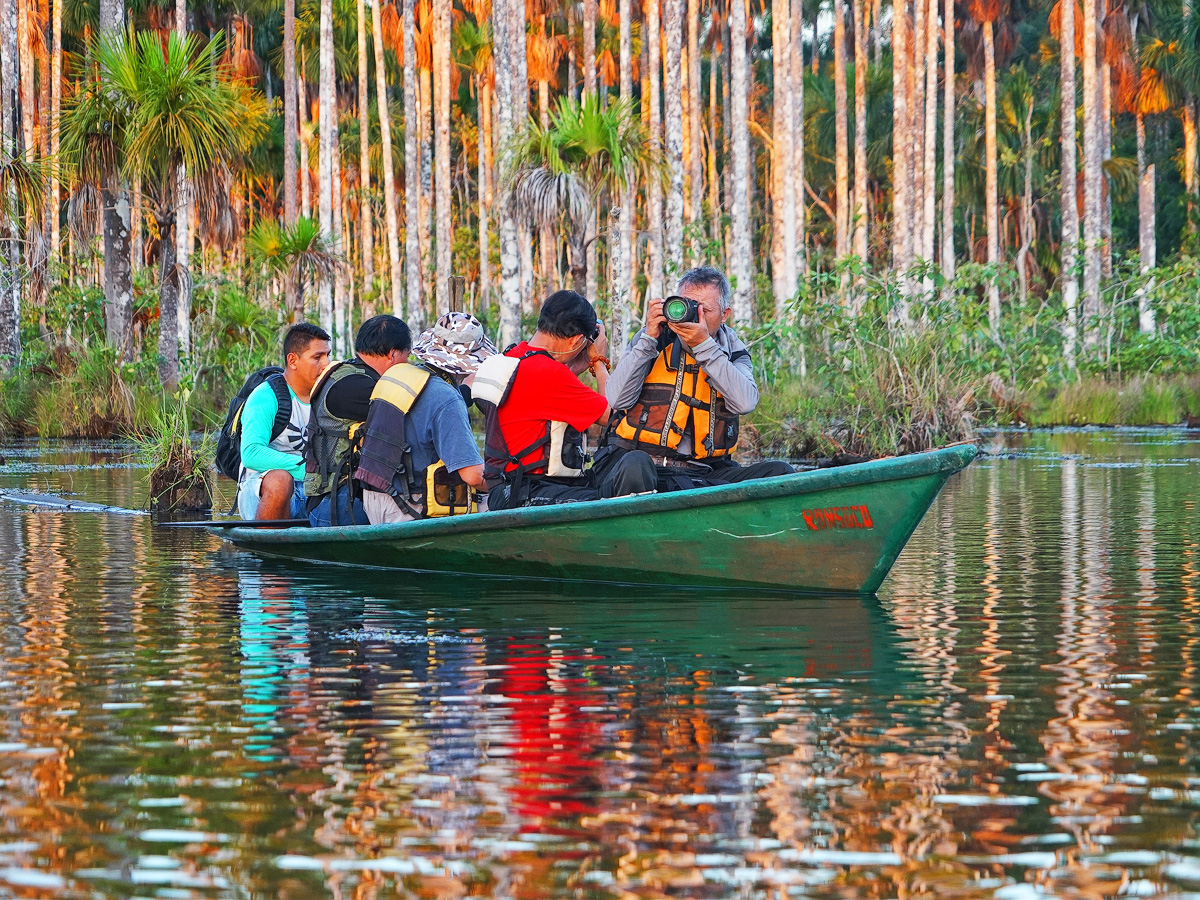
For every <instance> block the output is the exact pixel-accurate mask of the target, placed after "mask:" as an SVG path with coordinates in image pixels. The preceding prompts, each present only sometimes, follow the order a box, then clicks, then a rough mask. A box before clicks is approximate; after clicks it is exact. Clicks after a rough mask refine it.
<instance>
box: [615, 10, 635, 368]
mask: <svg viewBox="0 0 1200 900" xmlns="http://www.w3.org/2000/svg"><path fill="white" fill-rule="evenodd" d="M618 15H619V17H620V23H619V28H620V49H619V51H618V52H619V54H620V68H619V77H620V100H621V102H622V103H626V104H629V105H631V106H632V104H633V2H632V0H620V8H619V10H618ZM636 215H637V208H636V207H635V205H634V185H632V184H631V185H628V186H626V188H625V190H624V192H623V193H622V195H621V216H620V220H619V224H618V226H617V227H618V229H619V231H620V238H619V241H618V243H619V245H620V247H621V256H620V258H619V259H617V260H616V262H615V264H614V272H613V281H614V284H613V288H612V294H613V296H614V297H615V298H616V299H615V305H616V308H617V309H616V316H617V333H616V335H614V337H615V338H616V340H615V341H613V342H612V346H613V347H614V348H615V349H616V351H617V353H618V354H619V353H620V352H621V350H623V349H624V348H625V346H626V344H627V343H628V342H629V339H630V338H631V337H632V333H631V332H632V331H633V323H634V321H635V319H636V316H635V314H634V310H633V265H634V261H635V260H636V258H637V253H636V252H635V248H634V246H633V222H634V219H635V218H636Z"/></svg>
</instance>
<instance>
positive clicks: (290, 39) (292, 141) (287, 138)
mask: <svg viewBox="0 0 1200 900" xmlns="http://www.w3.org/2000/svg"><path fill="white" fill-rule="evenodd" d="M60 2H61V0H60ZM296 84H297V82H296V0H283V220H284V222H286V223H288V224H291V223H292V222H295V221H296V215H297V206H296V200H297V198H296V179H297V173H296V137H297V134H298V132H299V130H298V128H297V121H296V119H297V114H298V112H299V103H300V99H299V96H298V94H299V92H298V91H297V90H296Z"/></svg>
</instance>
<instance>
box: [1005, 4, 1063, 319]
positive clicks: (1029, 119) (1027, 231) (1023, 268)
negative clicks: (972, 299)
mask: <svg viewBox="0 0 1200 900" xmlns="http://www.w3.org/2000/svg"><path fill="white" fill-rule="evenodd" d="M1072 2H1074V0H1072ZM1023 124H1024V127H1023V128H1022V132H1021V155H1022V156H1023V157H1024V164H1025V183H1024V189H1023V190H1022V191H1021V246H1020V248H1019V249H1018V250H1017V259H1016V263H1017V277H1018V284H1019V286H1020V289H1021V305H1022V306H1024V305H1025V298H1026V297H1027V296H1028V293H1029V248H1030V246H1031V245H1032V244H1033V96H1032V95H1030V97H1029V106H1028V107H1027V108H1026V110H1025V122H1024V123H1023Z"/></svg>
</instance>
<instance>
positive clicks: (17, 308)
mask: <svg viewBox="0 0 1200 900" xmlns="http://www.w3.org/2000/svg"><path fill="white" fill-rule="evenodd" d="M17 46H18V45H17V10H16V2H15V0H0V159H4V160H5V161H7V160H8V159H12V158H15V157H16V156H17V155H18V154H19V153H20V148H19V147H18V146H17V115H18V113H17V102H18V97H19V85H20V72H19V67H18V63H17V58H18V51H17ZM6 191H7V196H6V197H4V198H3V204H4V205H5V206H7V207H9V209H11V210H12V214H11V215H9V216H7V217H6V218H5V219H4V220H3V221H2V222H0V225H2V226H3V232H4V233H3V234H2V235H0V238H2V243H0V251H2V252H0V267H2V268H0V374H5V375H7V374H10V373H11V372H12V371H13V370H14V369H15V368H16V366H17V363H18V362H19V360H20V358H21V288H20V285H21V282H20V279H18V278H17V277H15V273H17V272H18V271H19V270H20V266H21V242H20V227H21V226H20V222H19V220H18V218H17V215H16V200H17V197H16V188H15V186H14V185H12V184H9V185H8V186H7V188H6Z"/></svg>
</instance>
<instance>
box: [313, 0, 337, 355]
mask: <svg viewBox="0 0 1200 900" xmlns="http://www.w3.org/2000/svg"><path fill="white" fill-rule="evenodd" d="M319 52H320V65H321V75H320V78H321V80H320V113H319V116H320V118H319V122H318V126H317V127H318V130H319V132H320V139H321V143H320V146H319V149H318V158H317V168H318V175H319V177H318V179H317V180H318V182H319V184H318V191H319V199H318V215H319V217H320V226H321V234H322V235H323V236H324V238H325V241H326V243H327V244H328V245H329V246H330V247H336V246H337V245H336V243H335V236H334V233H333V148H334V133H335V129H336V127H337V93H336V91H335V90H334V78H335V75H334V70H333V0H321V19H320V51H319ZM317 302H318V315H319V317H320V320H321V327H322V328H324V329H325V330H326V331H328V332H329V333H330V334H333V332H334V327H333V283H332V281H331V280H330V279H329V278H328V277H325V278H322V279H321V286H320V291H319V293H318V301H317Z"/></svg>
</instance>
